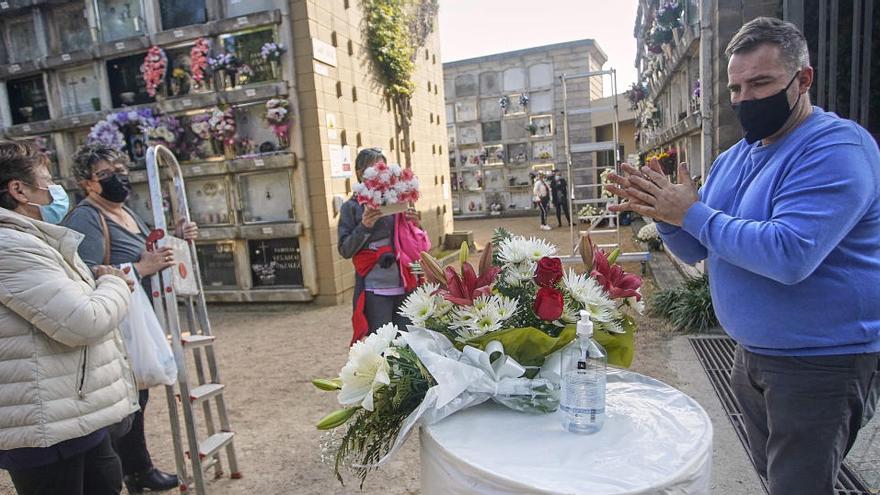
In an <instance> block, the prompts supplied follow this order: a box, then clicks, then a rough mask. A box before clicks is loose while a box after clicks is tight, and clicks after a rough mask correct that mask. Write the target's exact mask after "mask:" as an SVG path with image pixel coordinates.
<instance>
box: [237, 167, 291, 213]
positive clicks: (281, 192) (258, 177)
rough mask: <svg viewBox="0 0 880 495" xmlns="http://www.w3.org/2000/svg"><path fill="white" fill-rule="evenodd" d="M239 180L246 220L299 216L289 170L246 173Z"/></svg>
mask: <svg viewBox="0 0 880 495" xmlns="http://www.w3.org/2000/svg"><path fill="white" fill-rule="evenodd" d="M238 183H239V197H240V198H241V206H242V208H241V215H242V221H243V222H244V223H250V224H252V223H269V222H290V221H292V220H293V219H294V218H295V217H294V212H293V193H292V192H291V190H290V171H289V170H287V169H284V170H279V171H275V172H258V173H249V174H242V175H240V176H239V177H238Z"/></svg>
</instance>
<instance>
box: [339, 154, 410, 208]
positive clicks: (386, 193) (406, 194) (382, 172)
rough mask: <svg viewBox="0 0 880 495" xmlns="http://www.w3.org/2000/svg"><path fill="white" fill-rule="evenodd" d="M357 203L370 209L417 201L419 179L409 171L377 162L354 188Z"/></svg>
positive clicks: (366, 171) (398, 166)
mask: <svg viewBox="0 0 880 495" xmlns="http://www.w3.org/2000/svg"><path fill="white" fill-rule="evenodd" d="M353 189H354V192H355V194H357V201H358V203H360V204H362V205H367V206H370V207H372V208H381V207H383V206H387V205H393V204H398V203H406V202H415V201H418V199H419V179H418V178H417V177H416V176H415V174H414V173H413V171H412V170H411V169H408V168H407V169H404V168H401V166H400V165H388V164H387V163H385V162H377V163H375V164H373V166H371V167H369V168H367V169H366V170H365V171H364V177H363V182H362V183H360V184H356V185H355V186H354V188H353Z"/></svg>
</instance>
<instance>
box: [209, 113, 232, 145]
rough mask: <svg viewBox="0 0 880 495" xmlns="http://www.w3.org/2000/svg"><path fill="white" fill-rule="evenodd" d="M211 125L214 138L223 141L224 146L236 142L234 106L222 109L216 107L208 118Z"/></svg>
mask: <svg viewBox="0 0 880 495" xmlns="http://www.w3.org/2000/svg"><path fill="white" fill-rule="evenodd" d="M208 124H209V125H210V126H211V132H212V133H213V134H214V138H216V139H217V140H218V141H221V142H222V143H223V145H224V146H232V145H234V144H235V131H236V125H235V113H234V112H233V111H232V108H227V109H225V110H220V109H219V108H215V109H214V110H213V111H212V112H211V118H210V119H208Z"/></svg>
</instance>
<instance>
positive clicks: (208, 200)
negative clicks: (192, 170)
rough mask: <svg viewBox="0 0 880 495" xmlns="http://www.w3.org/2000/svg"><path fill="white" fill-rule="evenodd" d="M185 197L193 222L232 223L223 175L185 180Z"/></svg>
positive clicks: (204, 223)
mask: <svg viewBox="0 0 880 495" xmlns="http://www.w3.org/2000/svg"><path fill="white" fill-rule="evenodd" d="M186 197H187V201H188V202H189V208H190V213H191V215H192V219H193V221H194V222H196V223H198V224H199V225H228V224H231V223H234V219H233V218H231V215H230V214H231V212H232V211H233V209H232V206H231V203H230V198H229V184H228V183H227V182H226V179H225V178H224V177H208V178H204V179H201V178H200V179H190V180H188V181H186Z"/></svg>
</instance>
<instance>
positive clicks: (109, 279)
mask: <svg viewBox="0 0 880 495" xmlns="http://www.w3.org/2000/svg"><path fill="white" fill-rule="evenodd" d="M47 163H48V161H47V159H46V157H45V155H43V154H42V153H41V152H40V151H39V150H38V149H37V148H36V147H34V146H33V145H30V144H28V143H23V142H11V141H0V468H2V469H6V470H8V471H9V473H10V475H11V477H12V480H13V483H14V484H15V487H16V490H17V491H18V492H19V494H43V493H65V494H117V493H119V491H120V490H121V486H122V473H121V468H120V465H119V460H118V458H117V457H116V455H115V453H114V452H113V450H112V447H111V446H110V440H109V437H108V431H107V430H108V427H110V426H111V425H114V424H117V423H119V422H120V421H122V420H123V419H124V418H126V417H127V416H128V415H129V414H131V413H132V412H134V411H136V410H137V409H138V402H137V390H136V387H135V385H134V378H133V375H132V373H131V368H130V366H129V365H128V361H127V357H126V354H125V348H124V345H123V343H122V338H121V336H120V334H119V330H118V324H119V321H120V320H122V319H123V317H124V316H125V314H126V312H127V310H128V302H129V297H130V288H129V284H128V282H127V281H126V279H125V275H124V274H123V273H122V272H120V271H119V270H118V269H115V268H113V267H99V268H98V269H97V271H96V273H95V277H93V274H92V272H91V271H90V270H89V269H88V268H87V267H86V265H85V263H83V261H82V260H81V259H80V258H79V256H78V255H77V246H78V245H79V243H80V241H81V240H82V235H81V234H78V233H76V232H74V231H72V230H68V229H66V228H63V227H59V226H57V225H53V224H54V223H57V222H58V221H60V220H61V218H62V217H63V216H64V213H65V212H66V210H67V197H66V194H65V193H64V190H63V189H62V188H60V186H57V185H55V184H53V183H52V178H51V175H50V174H49V171H48V169H47V167H46V165H47ZM95 278H97V281H95Z"/></svg>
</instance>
